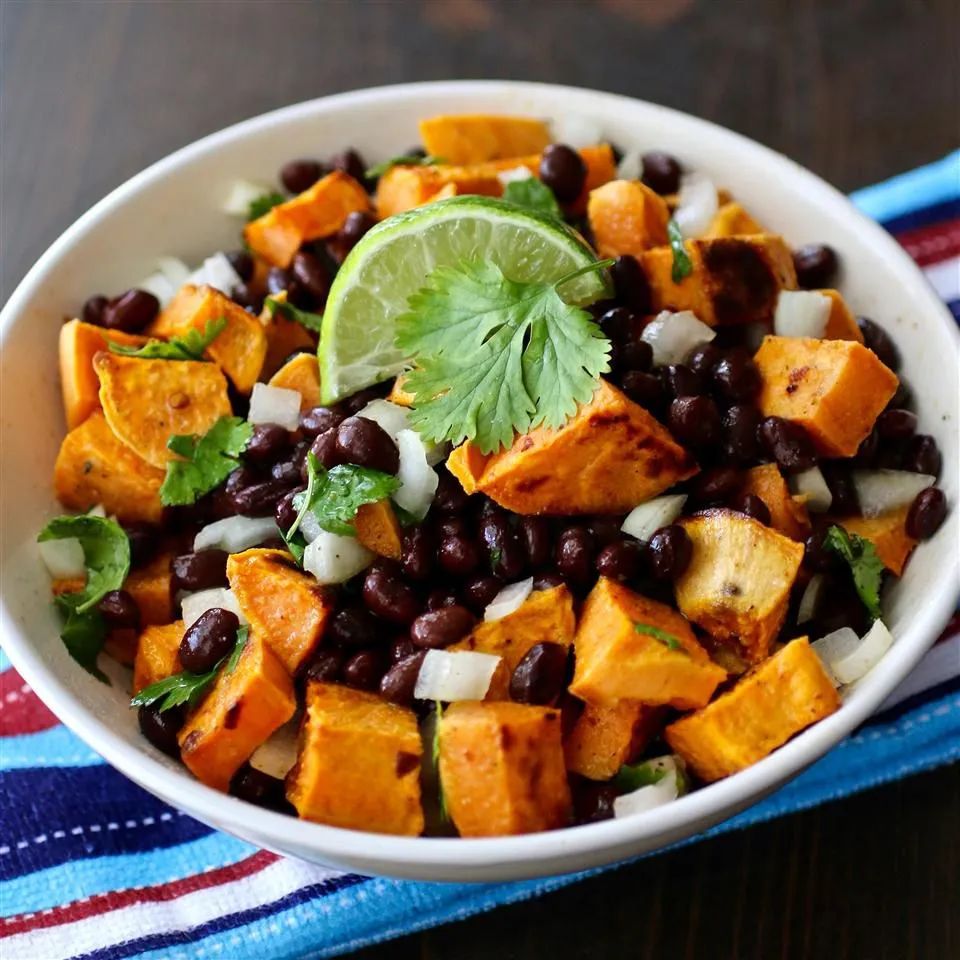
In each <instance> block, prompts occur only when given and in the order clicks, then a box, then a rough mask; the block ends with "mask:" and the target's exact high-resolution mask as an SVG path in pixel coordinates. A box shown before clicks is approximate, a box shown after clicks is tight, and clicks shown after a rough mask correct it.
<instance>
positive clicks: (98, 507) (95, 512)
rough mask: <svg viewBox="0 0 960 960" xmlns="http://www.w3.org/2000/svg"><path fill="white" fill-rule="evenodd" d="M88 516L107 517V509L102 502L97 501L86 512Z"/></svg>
mask: <svg viewBox="0 0 960 960" xmlns="http://www.w3.org/2000/svg"><path fill="white" fill-rule="evenodd" d="M86 515H87V516H88V517H105V516H106V515H107V510H106V508H105V507H104V505H103V504H102V503H95V504H94V505H93V506H92V507H91V508H90V509H89V510H88V511H87V514H86Z"/></svg>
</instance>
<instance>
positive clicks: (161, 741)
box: [137, 703, 187, 759]
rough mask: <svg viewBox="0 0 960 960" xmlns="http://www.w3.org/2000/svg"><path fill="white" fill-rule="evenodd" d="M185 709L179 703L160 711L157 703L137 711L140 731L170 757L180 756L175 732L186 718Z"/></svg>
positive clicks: (177, 731)
mask: <svg viewBox="0 0 960 960" xmlns="http://www.w3.org/2000/svg"><path fill="white" fill-rule="evenodd" d="M186 716H187V714H186V710H185V709H184V707H183V706H182V705H181V706H179V707H173V708H172V709H170V710H164V711H163V712H162V713H161V712H160V708H159V707H158V706H157V704H155V703H152V704H150V705H149V706H143V707H141V708H140V709H139V710H138V711H137V722H138V723H139V724H140V732H141V733H142V734H143V735H144V736H145V737H146V738H147V739H148V740H149V741H150V742H151V743H152V744H153V745H154V746H155V747H156V748H157V749H158V750H162V751H163V752H164V753H165V754H167V755H168V756H170V757H176V758H177V759H179V757H180V744H179V743H178V742H177V734H178V733H179V732H180V728H181V727H182V726H183V722H184V720H185V719H186Z"/></svg>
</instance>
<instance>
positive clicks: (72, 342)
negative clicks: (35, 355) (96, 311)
mask: <svg viewBox="0 0 960 960" xmlns="http://www.w3.org/2000/svg"><path fill="white" fill-rule="evenodd" d="M146 342H147V338H146V337H140V336H137V335H136V334H133V333H124V332H123V331H122V330H107V329H106V328H105V327H95V326H94V325H93V324H92V323H84V322H83V321H82V320H70V321H69V322H68V323H65V324H64V325H63V326H62V327H61V328H60V345H59V351H58V352H59V359H60V389H61V391H62V393H63V412H64V415H65V416H66V418H67V429H68V430H72V429H73V428H74V427H77V426H79V425H80V424H81V423H83V421H84V420H86V419H87V417H89V416H90V414H91V413H93V411H94V410H99V409H100V397H99V390H100V381H99V380H98V379H97V374H96V372H95V371H94V369H93V358H94V357H95V356H96V354H97V353H99V352H100V351H101V350H106V349H107V346H108V343H116V344H120V345H122V346H125V347H139V346H141V345H142V344H144V343H146Z"/></svg>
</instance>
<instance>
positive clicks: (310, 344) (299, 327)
mask: <svg viewBox="0 0 960 960" xmlns="http://www.w3.org/2000/svg"><path fill="white" fill-rule="evenodd" d="M258 262H259V261H258ZM271 300H274V301H278V302H280V303H286V302H287V291H286V290H281V291H280V292H279V293H275V294H273V295H272V296H271ZM260 325H261V326H262V327H263V329H264V331H265V332H266V335H267V355H266V357H265V358H264V361H263V369H262V370H261V371H260V379H261V380H271V378H272V377H273V376H274V375H275V374H276V373H277V371H279V370H280V369H281V368H282V367H283V366H284V364H285V363H287V360H288V358H290V357H291V354H293V353H296V352H297V351H298V350H307V351H309V353H314V352H315V351H316V345H317V339H316V337H315V335H314V334H312V333H311V332H310V331H309V330H307V328H306V327H304V326H303V324H300V323H297V321H296V320H290V319H288V318H287V317H285V316H284V315H283V314H282V313H280V312H279V311H278V310H275V311H271V309H270V307H268V306H264V308H263V309H262V310H261V311H260ZM292 359H296V358H295V357H294V358H292ZM317 377H318V380H319V374H317ZM271 382H272V380H271ZM277 386H286V384H282V383H281V384H277ZM291 389H294V390H295V389H297V388H296V387H292V388H291ZM313 406H316V404H313Z"/></svg>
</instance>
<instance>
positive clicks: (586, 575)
mask: <svg viewBox="0 0 960 960" xmlns="http://www.w3.org/2000/svg"><path fill="white" fill-rule="evenodd" d="M595 553H596V539H595V538H594V536H593V534H592V533H591V532H590V531H589V530H588V529H587V528H586V527H585V526H573V527H567V529H566V530H564V531H563V533H561V534H560V536H559V538H558V539H557V546H556V551H555V559H556V564H557V570H558V572H559V573H560V575H561V576H562V577H563V578H564V579H565V580H569V581H570V582H571V583H575V584H578V585H580V586H583V585H586V584H588V583H590V581H591V580H592V579H593V576H594V569H593V559H594V554H595Z"/></svg>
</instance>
